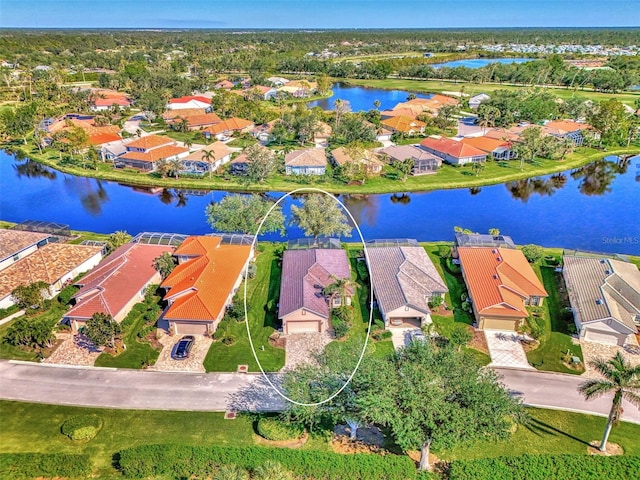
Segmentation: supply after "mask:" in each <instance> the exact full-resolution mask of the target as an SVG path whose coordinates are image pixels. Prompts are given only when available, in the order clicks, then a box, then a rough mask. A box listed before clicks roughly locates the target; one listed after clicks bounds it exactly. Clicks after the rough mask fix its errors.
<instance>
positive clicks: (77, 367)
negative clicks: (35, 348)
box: [8, 360, 118, 372]
mask: <svg viewBox="0 0 640 480" xmlns="http://www.w3.org/2000/svg"><path fill="white" fill-rule="evenodd" d="M8 363H13V364H16V365H30V366H32V367H33V366H36V367H46V368H67V369H71V370H108V371H112V372H114V371H116V370H118V369H117V368H114V367H91V366H87V365H60V364H57V363H38V362H27V361H25V360H9V362H8Z"/></svg>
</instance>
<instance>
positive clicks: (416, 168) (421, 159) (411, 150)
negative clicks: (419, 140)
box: [381, 145, 442, 175]
mask: <svg viewBox="0 0 640 480" xmlns="http://www.w3.org/2000/svg"><path fill="white" fill-rule="evenodd" d="M381 153H382V154H383V155H384V156H386V157H387V158H388V159H389V161H390V162H391V163H394V162H402V161H404V160H408V159H411V160H413V168H412V169H411V175H429V174H433V173H437V172H438V169H439V168H440V167H441V166H442V159H441V158H440V157H437V156H435V155H434V154H432V153H429V152H427V151H426V150H423V149H421V148H418V147H416V146H415V145H391V146H389V147H386V148H384V149H382V150H381Z"/></svg>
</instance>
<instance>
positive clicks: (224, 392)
mask: <svg viewBox="0 0 640 480" xmlns="http://www.w3.org/2000/svg"><path fill="white" fill-rule="evenodd" d="M495 370H496V371H497V372H498V373H499V374H500V375H501V376H502V377H503V383H504V384H505V385H506V386H507V387H508V388H509V389H510V390H511V391H512V392H513V393H514V394H516V395H518V396H521V397H522V398H523V401H524V403H525V404H527V405H531V406H541V407H548V408H557V409H562V410H572V411H579V412H583V413H593V414H599V415H606V414H607V413H608V412H609V408H610V406H611V403H610V401H611V398H610V397H605V398H602V399H598V400H593V401H590V402H587V401H586V400H584V398H583V397H582V396H581V395H580V394H579V393H578V391H577V387H578V385H579V384H580V383H581V382H582V381H584V379H583V378H581V377H579V376H574V375H562V374H554V373H545V372H538V371H535V370H517V369H504V368H499V369H495ZM269 378H271V379H272V380H273V381H274V383H277V381H278V377H277V376H275V375H273V376H270V377H269ZM0 398H3V399H7V400H20V401H26V402H39V403H53V404H60V405H78V406H90V407H109V408H126V409H145V410H183V411H225V410H227V409H232V410H254V411H257V410H261V411H275V410H281V409H282V408H283V407H284V404H285V401H284V400H283V399H282V398H281V397H280V396H279V395H278V394H277V393H276V392H275V391H274V390H273V389H271V387H270V386H269V385H268V383H267V382H266V381H265V379H264V377H263V376H262V375H256V374H249V375H246V374H235V373H222V374H220V373H209V374H190V373H170V372H153V371H140V370H126V369H123V370H116V369H101V368H92V367H81V368H78V367H72V368H68V367H67V368H65V367H60V366H53V365H43V364H36V363H29V362H15V361H7V360H1V361H0ZM622 418H623V419H624V420H626V421H630V422H633V423H638V424H640V411H639V410H638V409H637V408H635V407H633V406H632V405H630V404H628V403H627V404H625V412H624V414H623V416H622Z"/></svg>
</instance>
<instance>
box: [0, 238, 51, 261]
mask: <svg viewBox="0 0 640 480" xmlns="http://www.w3.org/2000/svg"><path fill="white" fill-rule="evenodd" d="M50 239H51V235H49V234H48V233H38V232H27V231H23V230H9V229H0V272H1V271H2V270H4V269H5V268H7V267H9V266H11V265H13V264H14V263H15V262H17V261H18V260H20V259H22V258H24V257H26V256H28V255H31V254H32V253H33V252H35V251H36V250H37V249H38V248H40V247H44V246H45V245H46V244H47V243H49V240H50Z"/></svg>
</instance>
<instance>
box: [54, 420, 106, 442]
mask: <svg viewBox="0 0 640 480" xmlns="http://www.w3.org/2000/svg"><path fill="white" fill-rule="evenodd" d="M101 426H102V420H100V417H98V416H97V415H76V416H75V417H71V418H69V419H67V420H65V421H64V423H63V424H62V426H61V427H60V431H61V432H62V434H63V435H66V436H67V437H69V438H70V439H71V440H91V439H92V438H93V437H95V436H96V434H97V433H98V430H99V429H100V427H101Z"/></svg>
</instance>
